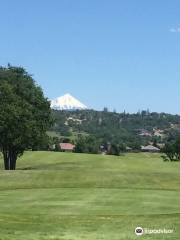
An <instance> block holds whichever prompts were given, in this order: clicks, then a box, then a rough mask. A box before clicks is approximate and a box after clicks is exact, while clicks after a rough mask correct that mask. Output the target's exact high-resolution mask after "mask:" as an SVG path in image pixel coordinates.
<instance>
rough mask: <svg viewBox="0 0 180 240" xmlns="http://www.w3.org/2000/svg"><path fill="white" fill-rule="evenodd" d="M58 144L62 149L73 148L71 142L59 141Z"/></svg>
mask: <svg viewBox="0 0 180 240" xmlns="http://www.w3.org/2000/svg"><path fill="white" fill-rule="evenodd" d="M59 146H60V148H61V149H62V150H73V149H74V148H75V145H73V144H71V143H60V144H59Z"/></svg>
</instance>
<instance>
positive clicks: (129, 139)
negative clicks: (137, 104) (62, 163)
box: [51, 108, 180, 152]
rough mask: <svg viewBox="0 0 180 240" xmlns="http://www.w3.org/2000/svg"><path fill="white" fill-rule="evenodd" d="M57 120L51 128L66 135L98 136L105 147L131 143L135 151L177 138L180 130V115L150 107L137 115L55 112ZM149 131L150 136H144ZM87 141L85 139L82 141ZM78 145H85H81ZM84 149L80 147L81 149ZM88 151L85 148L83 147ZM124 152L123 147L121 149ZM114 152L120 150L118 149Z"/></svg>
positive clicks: (98, 142)
mask: <svg viewBox="0 0 180 240" xmlns="http://www.w3.org/2000/svg"><path fill="white" fill-rule="evenodd" d="M53 115H54V118H55V121H56V124H55V125H54V127H52V129H51V130H53V131H56V132H57V133H59V134H61V135H62V136H67V137H68V136H69V134H71V135H73V134H74V133H75V135H76V136H77V135H82V136H84V135H90V136H93V137H95V138H96V143H97V144H99V146H97V147H100V146H101V145H103V146H105V145H107V143H110V144H111V145H112V144H115V145H119V146H122V144H123V146H128V147H131V148H132V150H133V151H138V150H140V146H141V145H147V144H149V143H150V142H151V143H152V144H154V145H157V144H159V143H164V142H166V141H167V140H168V139H169V138H171V139H175V138H176V136H177V135H178V134H180V130H177V129H174V128H172V124H174V125H176V124H177V125H178V124H180V116H178V115H171V114H166V113H155V112H152V113H150V112H149V110H147V111H142V112H138V113H134V114H129V113H126V112H125V111H124V112H123V113H116V112H115V111H114V112H109V111H108V110H107V108H105V109H104V110H103V111H94V110H83V111H53ZM154 129H160V130H162V131H163V132H164V137H163V138H162V137H161V136H154V135H153V134H154ZM142 130H143V131H148V132H149V133H150V135H149V136H143V135H140V134H141V132H142ZM79 141H82V143H81V144H84V138H83V139H81V140H78V145H79ZM78 148H81V147H80V146H79V147H78ZM83 149H84V147H83ZM78 151H79V152H80V150H78ZM81 151H85V150H81ZM122 151H124V150H122V149H121V152H122ZM113 152H118V151H114V150H113Z"/></svg>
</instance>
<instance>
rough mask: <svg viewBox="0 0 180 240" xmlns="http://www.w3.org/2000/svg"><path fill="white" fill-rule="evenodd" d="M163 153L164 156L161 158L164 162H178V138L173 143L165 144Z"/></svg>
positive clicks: (179, 140) (179, 158)
mask: <svg viewBox="0 0 180 240" xmlns="http://www.w3.org/2000/svg"><path fill="white" fill-rule="evenodd" d="M163 153H165V156H162V158H163V159H164V161H180V137H178V138H177V139H176V141H175V142H170V143H166V144H165V146H164V148H163Z"/></svg>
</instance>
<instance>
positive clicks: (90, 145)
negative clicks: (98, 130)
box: [75, 136, 100, 153]
mask: <svg viewBox="0 0 180 240" xmlns="http://www.w3.org/2000/svg"><path fill="white" fill-rule="evenodd" d="M99 146H100V143H99V142H98V141H97V140H96V138H95V137H93V136H87V137H84V136H79V137H78V139H77V142H76V147H75V152H77V153H98V152H99Z"/></svg>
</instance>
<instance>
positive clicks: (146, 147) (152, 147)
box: [141, 145, 159, 151]
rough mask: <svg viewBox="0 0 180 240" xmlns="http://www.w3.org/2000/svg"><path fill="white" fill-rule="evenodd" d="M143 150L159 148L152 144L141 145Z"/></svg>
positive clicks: (157, 149)
mask: <svg viewBox="0 0 180 240" xmlns="http://www.w3.org/2000/svg"><path fill="white" fill-rule="evenodd" d="M141 150H152V151H153V150H155V151H159V148H157V147H154V146H152V145H148V146H141Z"/></svg>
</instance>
